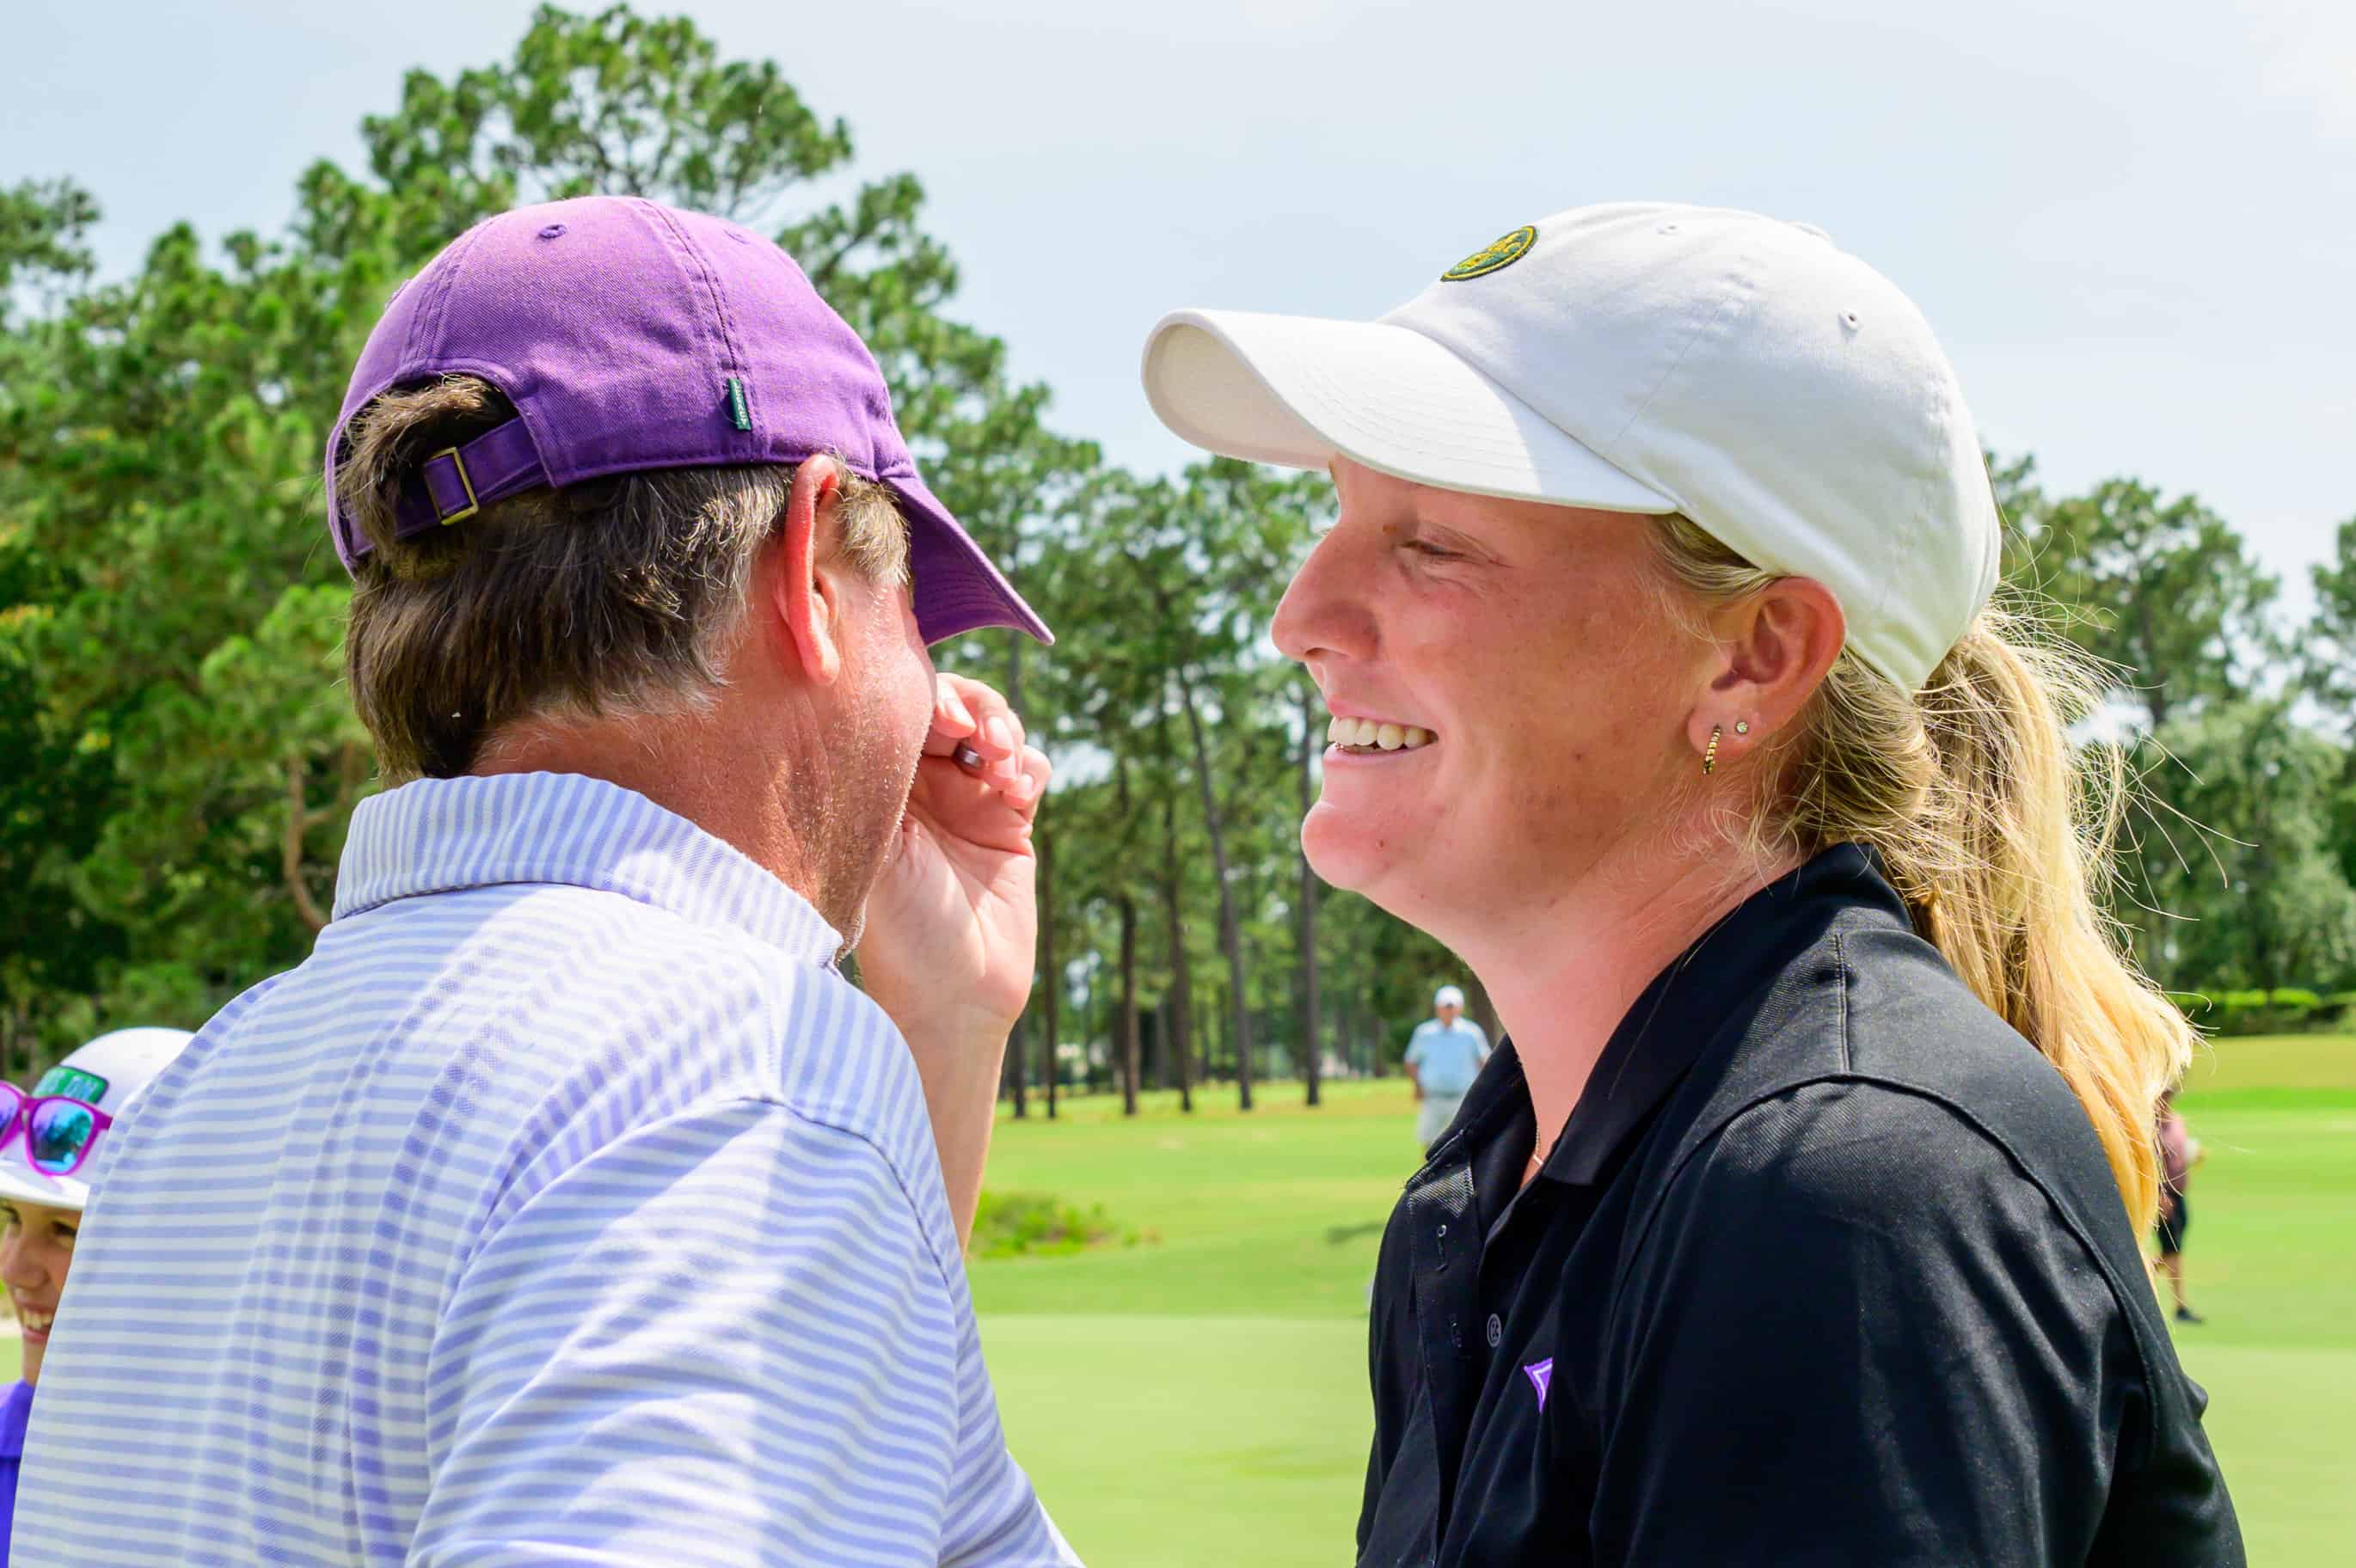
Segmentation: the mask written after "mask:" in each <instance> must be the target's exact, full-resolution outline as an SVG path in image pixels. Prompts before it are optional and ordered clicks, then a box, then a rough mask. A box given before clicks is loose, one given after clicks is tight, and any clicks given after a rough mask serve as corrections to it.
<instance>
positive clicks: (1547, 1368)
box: [1522, 1356, 1554, 1410]
mask: <svg viewBox="0 0 2356 1568" xmlns="http://www.w3.org/2000/svg"><path fill="white" fill-rule="evenodd" d="M1522 1375H1523V1376H1524V1377H1526V1378H1527V1379H1529V1380H1530V1387H1532V1388H1534V1389H1536V1390H1537V1391H1538V1408H1539V1409H1540V1410H1544V1409H1545V1408H1546V1395H1547V1384H1548V1383H1550V1382H1552V1381H1554V1358H1553V1357H1552V1356H1548V1357H1547V1359H1546V1360H1543V1361H1530V1362H1527V1363H1526V1364H1525V1365H1524V1366H1523V1368H1522Z"/></svg>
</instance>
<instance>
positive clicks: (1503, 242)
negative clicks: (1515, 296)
mask: <svg viewBox="0 0 2356 1568" xmlns="http://www.w3.org/2000/svg"><path fill="white" fill-rule="evenodd" d="M1537 238H1538V231H1537V227H1536V226H1535V225H1532V224H1527V223H1525V224H1523V225H1522V226H1521V227H1520V228H1519V229H1515V230H1514V231H1513V232H1512V233H1511V234H1507V235H1505V236H1503V237H1502V238H1500V239H1497V240H1492V241H1491V242H1490V243H1488V244H1486V245H1483V247H1481V249H1479V250H1478V251H1473V252H1472V254H1471V255H1470V256H1467V257H1465V258H1464V260H1462V261H1459V262H1457V263H1456V265H1454V266H1452V267H1451V268H1449V269H1448V271H1446V272H1442V273H1440V282H1441V283H1462V282H1463V281H1464V280H1465V279H1467V278H1480V277H1486V276H1487V275H1488V274H1489V273H1491V272H1495V271H1496V270H1497V269H1498V268H1500V267H1510V266H1512V265H1513V264H1514V263H1515V262H1516V261H1520V260H1521V259H1522V258H1523V257H1525V256H1526V255H1528V254H1529V253H1530V247H1531V246H1532V245H1535V244H1537Z"/></svg>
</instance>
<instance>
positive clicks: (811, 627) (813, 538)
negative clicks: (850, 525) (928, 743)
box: [769, 453, 842, 686]
mask: <svg viewBox="0 0 2356 1568" xmlns="http://www.w3.org/2000/svg"><path fill="white" fill-rule="evenodd" d="M841 495H842V470H841V468H840V467H839V466H837V464H835V461H834V459H833V458H831V457H829V456H827V455H826V454H825V453H819V454H818V455H816V456H813V457H809V458H805V459H804V460H803V461H802V462H801V463H800V464H798V465H797V466H796V467H795V469H794V483H793V488H792V489H791V491H789V492H788V493H787V496H786V526H785V530H784V534H783V537H782V538H781V539H779V541H778V549H777V551H776V560H777V564H778V571H777V573H776V577H775V579H774V580H773V581H772V582H771V583H770V585H769V599H770V606H771V609H772V612H773V613H775V614H776V617H777V619H778V620H779V621H780V622H781V623H783V624H784V626H785V629H786V633H787V637H788V638H789V639H790V640H791V642H792V645H793V651H794V656H795V657H796V659H797V660H798V663H799V665H800V668H801V672H802V674H803V676H804V677H806V678H807V679H809V680H810V681H812V682H813V683H815V684H817V685H820V686H830V685H832V684H833V683H834V680H835V677H837V676H838V675H840V674H841V670H842V648H841V640H840V638H839V636H838V635H837V631H838V628H839V627H840V626H841V611H842V606H841V603H840V601H839V599H838V597H837V591H836V589H835V586H834V584H833V583H832V582H830V581H828V579H827V577H826V575H825V574H824V573H822V572H820V571H819V569H818V567H819V519H820V518H821V517H824V516H826V514H827V513H828V511H829V510H830V508H831V507H832V506H833V505H834V503H835V502H836V501H837V500H839V499H840V498H841Z"/></svg>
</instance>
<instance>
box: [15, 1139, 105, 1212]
mask: <svg viewBox="0 0 2356 1568" xmlns="http://www.w3.org/2000/svg"><path fill="white" fill-rule="evenodd" d="M5 1202H15V1203H41V1204H46V1205H47V1206H48V1207H49V1208H51V1209H73V1210H81V1209H86V1208H88V1207H89V1206H90V1183H89V1182H87V1181H84V1180H83V1179H81V1178H80V1177H79V1176H44V1175H42V1174H41V1173H40V1172H39V1171H37V1170H35V1169H34V1168H32V1167H30V1166H28V1165H27V1164H25V1162H24V1161H23V1159H21V1158H20V1157H16V1155H15V1154H14V1153H12V1154H11V1155H10V1157H7V1158H0V1203H5Z"/></svg>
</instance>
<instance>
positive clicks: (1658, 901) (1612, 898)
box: [1455, 856, 1798, 1154]
mask: <svg viewBox="0 0 2356 1568" xmlns="http://www.w3.org/2000/svg"><path fill="white" fill-rule="evenodd" d="M1797 863H1798V858H1797V857H1796V856H1794V857H1791V858H1790V859H1788V860H1783V861H1778V862H1776V863H1774V864H1771V865H1769V866H1765V867H1762V868H1759V869H1755V870H1753V871H1751V872H1749V873H1747V874H1744V875H1741V876H1740V877H1735V878H1730V877H1729V876H1728V875H1727V873H1726V871H1725V869H1724V868H1723V864H1722V863H1714V862H1712V861H1710V860H1708V859H1693V860H1688V861H1687V862H1685V863H1683V864H1682V865H1680V866H1679V867H1678V868H1677V869H1676V871H1675V872H1674V873H1673V874H1672V875H1671V876H1670V878H1669V879H1668V880H1665V881H1664V880H1660V879H1659V878H1658V876H1657V871H1656V873H1655V876H1654V877H1653V878H1652V879H1651V880H1649V881H1644V882H1640V881H1639V880H1637V879H1636V878H1635V877H1634V876H1633V875H1632V874H1630V873H1629V872H1628V871H1627V870H1625V869H1622V871H1621V872H1620V873H1619V874H1617V875H1613V874H1608V873H1607V874H1600V875H1597V876H1593V877H1590V878H1589V879H1588V880H1587V882H1586V883H1585V884H1583V885H1582V886H1581V887H1580V888H1578V889H1575V890H1573V891H1571V892H1570V893H1569V894H1567V895H1565V896H1564V897H1563V898H1562V899H1560V900H1559V901H1556V902H1554V903H1553V904H1551V905H1550V906H1549V907H1547V909H1545V910H1543V911H1540V912H1537V914H1536V916H1535V918H1528V919H1525V920H1520V921H1496V922H1494V923H1491V924H1489V925H1488V926H1487V927H1486V928H1485V931H1484V933H1483V936H1482V937H1481V938H1478V939H1475V940H1474V941H1472V942H1470V943H1466V944H1455V945H1456V950H1457V952H1458V954H1459V955H1460V956H1462V958H1463V959H1464V960H1465V961H1466V962H1467V963H1468V964H1469V965H1471V966H1472V972H1473V973H1474V974H1476V975H1478V976H1480V977H1481V984H1482V985H1483V987H1485V988H1486V989H1487V990H1488V993H1489V999H1490V1001H1491V1002H1492V1003H1493V1004H1494V1006H1495V1008H1496V1010H1497V1023H1498V1027H1499V1029H1500V1030H1501V1031H1502V1032H1503V1033H1505V1035H1507V1036H1510V1037H1511V1039H1512V1040H1513V1042H1514V1050H1515V1054H1516V1055H1517V1056H1518V1057H1519V1059H1520V1061H1521V1065H1522V1072H1523V1075H1524V1077H1525V1078H1526V1080H1527V1082H1528V1084H1529V1092H1530V1104H1531V1107H1532V1109H1533V1110H1534V1111H1535V1113H1536V1114H1537V1128H1538V1152H1539V1153H1540V1154H1543V1153H1545V1152H1546V1150H1547V1149H1548V1148H1550V1147H1553V1143H1554V1140H1555V1137H1556V1136H1558V1134H1559V1133H1560V1132H1561V1130H1562V1126H1563V1124H1564V1123H1565V1122H1567V1121H1569V1119H1570V1114H1571V1112H1572V1110H1573V1109H1575V1108H1576V1107H1577V1106H1578V1104H1579V1100H1580V1094H1581V1093H1584V1092H1585V1090H1586V1088H1587V1081H1588V1077H1589V1075H1590V1073H1592V1072H1594V1070H1595V1063H1596V1060H1597V1059H1598V1058H1599V1057H1600V1056H1601V1055H1602V1053H1603V1048H1604V1046H1605V1045H1607V1044H1608V1043H1610V1041H1611V1039H1612V1033H1613V1031H1614V1030H1616V1029H1618V1028H1619V1027H1620V1022H1621V1020H1622V1019H1624V1018H1625V1017H1626V1016H1627V1014H1628V1009H1629V1008H1631V1007H1632V1006H1633V1005H1634V1003H1635V1000H1636V998H1637V997H1640V996H1642V995H1643V994H1644V989H1645V987H1648V986H1650V985H1651V984H1652V983H1653V980H1654V978H1655V976H1658V975H1659V974H1660V972H1661V971H1662V970H1663V969H1665V968H1666V967H1668V965H1669V964H1670V963H1671V962H1672V961H1673V960H1675V959H1676V956H1677V955H1679V954H1680V953H1683V952H1684V951H1685V950H1686V949H1687V948H1688V947H1690V946H1692V945H1693V944H1694V943H1695V942H1697V941H1698V940H1699V939H1700V938H1701V936H1702V934H1703V933H1706V932H1708V930H1709V929H1710V928H1711V927H1712V926H1714V925H1716V924H1717V923H1719V921H1721V920H1723V919H1725V918H1726V916H1727V915H1728V914H1730V913H1731V912H1733V911H1734V910H1735V909H1736V908H1737V907H1738V906H1740V904H1741V903H1742V901H1744V900H1746V899H1748V898H1749V897H1750V896H1751V894H1752V893H1754V892H1756V891H1759V890H1760V889H1761V888H1762V887H1765V886H1766V885H1767V884H1768V883H1770V882H1772V881H1773V880H1775V879H1776V878H1778V877H1780V876H1782V875H1783V873H1784V872H1785V871H1787V870H1789V869H1791V867H1792V866H1793V865H1795V864H1797Z"/></svg>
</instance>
